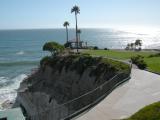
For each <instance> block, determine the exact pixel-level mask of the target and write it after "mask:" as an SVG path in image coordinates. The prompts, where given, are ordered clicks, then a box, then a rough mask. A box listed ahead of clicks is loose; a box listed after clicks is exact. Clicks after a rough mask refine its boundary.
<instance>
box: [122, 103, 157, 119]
mask: <svg viewBox="0 0 160 120" xmlns="http://www.w3.org/2000/svg"><path fill="white" fill-rule="evenodd" d="M125 120H160V102H156V103H153V104H151V105H148V106H146V107H144V108H142V109H141V110H139V111H138V112H137V113H135V114H134V115H132V116H131V117H130V118H127V119H125Z"/></svg>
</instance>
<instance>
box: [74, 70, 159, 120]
mask: <svg viewBox="0 0 160 120" xmlns="http://www.w3.org/2000/svg"><path fill="white" fill-rule="evenodd" d="M156 101H160V75H156V74H153V73H150V72H147V71H143V70H139V69H132V76H131V79H130V80H129V82H127V83H124V84H123V85H122V86H120V87H118V88H117V89H115V90H114V91H113V92H112V93H111V94H110V95H108V96H107V97H106V98H105V99H104V100H103V101H101V102H100V103H99V104H98V105H96V106H95V107H94V108H92V109H91V110H89V111H88V112H86V113H84V114H83V115H81V116H80V117H79V118H77V119H76V120H117V119H122V118H126V117H128V116H130V115H132V114H134V113H135V112H137V111H138V110H139V109H141V108H142V107H144V106H146V105H148V104H151V103H153V102H156Z"/></svg>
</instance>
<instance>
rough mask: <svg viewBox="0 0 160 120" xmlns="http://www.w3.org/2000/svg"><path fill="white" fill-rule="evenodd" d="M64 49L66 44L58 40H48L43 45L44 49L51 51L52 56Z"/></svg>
mask: <svg viewBox="0 0 160 120" xmlns="http://www.w3.org/2000/svg"><path fill="white" fill-rule="evenodd" d="M63 50H64V46H63V45H60V44H58V43H56V42H47V43H45V44H44V46H43V51H49V52H51V54H52V56H55V55H57V54H59V53H61V52H62V51H63Z"/></svg>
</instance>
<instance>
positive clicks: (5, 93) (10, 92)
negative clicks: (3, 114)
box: [0, 74, 27, 109]
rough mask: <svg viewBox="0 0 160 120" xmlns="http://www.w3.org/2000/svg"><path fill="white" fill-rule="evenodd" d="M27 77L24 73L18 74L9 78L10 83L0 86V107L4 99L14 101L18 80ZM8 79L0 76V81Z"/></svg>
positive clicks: (0, 107)
mask: <svg viewBox="0 0 160 120" xmlns="http://www.w3.org/2000/svg"><path fill="white" fill-rule="evenodd" d="M25 77H27V75H25V74H21V75H18V76H17V77H15V78H13V79H11V80H10V81H12V82H13V83H12V84H9V85H8V86H7V85H6V86H3V87H1V88H0V109H3V108H2V103H4V102H5V101H14V100H15V98H16V96H17V89H18V87H19V85H20V82H21V81H22V80H23V79H24V78H25ZM5 80H6V81H8V78H5V77H0V81H1V82H2V81H3V82H4V81H5Z"/></svg>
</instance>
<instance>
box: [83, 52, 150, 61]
mask: <svg viewBox="0 0 160 120" xmlns="http://www.w3.org/2000/svg"><path fill="white" fill-rule="evenodd" d="M83 52H85V53H89V54H91V55H95V56H106V57H111V58H116V59H122V60H125V59H130V58H131V57H132V56H136V55H142V56H145V57H147V56H149V55H151V54H152V53H153V52H134V51H117V50H108V51H107V50H84V51H83Z"/></svg>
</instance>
